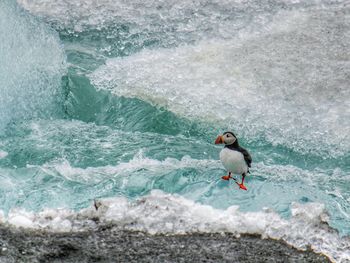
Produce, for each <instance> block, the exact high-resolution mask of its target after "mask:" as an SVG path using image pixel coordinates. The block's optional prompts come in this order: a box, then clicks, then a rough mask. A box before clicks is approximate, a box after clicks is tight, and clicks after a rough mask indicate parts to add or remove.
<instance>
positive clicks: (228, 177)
mask: <svg viewBox="0 0 350 263" xmlns="http://www.w3.org/2000/svg"><path fill="white" fill-rule="evenodd" d="M230 178H232V177H231V175H224V176H223V177H221V179H223V180H226V181H228V180H230Z"/></svg>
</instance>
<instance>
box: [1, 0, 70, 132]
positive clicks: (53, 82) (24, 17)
mask: <svg viewBox="0 0 350 263" xmlns="http://www.w3.org/2000/svg"><path fill="white" fill-rule="evenodd" d="M0 32H1V34H0V42H1V49H0V57H1V62H0V76H1V78H0V92H1V97H0V130H2V129H3V128H4V127H5V126H6V125H7V124H8V123H10V122H11V121H15V120H18V119H23V118H36V117H42V116H46V117H47V116H50V114H52V112H55V111H59V109H57V108H59V107H58V106H57V101H59V99H60V98H61V95H60V94H61V91H60V89H61V76H62V74H64V72H65V55H64V51H63V48H62V46H61V44H60V41H59V38H58V35H57V33H55V32H54V31H53V30H52V29H50V28H49V27H48V26H47V25H45V24H44V23H42V22H40V21H39V20H37V19H36V18H34V17H32V16H31V15H29V14H27V13H26V12H24V11H23V10H22V9H21V8H20V7H18V6H17V5H16V3H15V2H14V1H11V0H5V1H1V2H0Z"/></svg>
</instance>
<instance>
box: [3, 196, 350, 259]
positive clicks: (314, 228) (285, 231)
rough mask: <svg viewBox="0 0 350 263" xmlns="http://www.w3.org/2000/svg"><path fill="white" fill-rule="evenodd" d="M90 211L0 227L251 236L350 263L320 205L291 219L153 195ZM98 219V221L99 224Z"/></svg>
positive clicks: (12, 217) (17, 216)
mask: <svg viewBox="0 0 350 263" xmlns="http://www.w3.org/2000/svg"><path fill="white" fill-rule="evenodd" d="M95 206H96V207H98V210H97V211H96V209H95V207H94V206H91V207H90V208H87V209H84V210H81V211H80V212H77V213H76V212H73V211H70V210H64V209H46V210H44V211H42V212H40V213H33V212H26V211H24V210H19V209H16V210H12V211H11V212H10V213H9V215H8V217H7V218H5V217H4V216H2V218H1V221H2V223H7V224H10V225H14V226H17V227H25V228H34V229H46V230H48V231H58V232H60V231H61V232H62V231H63V232H65V231H81V230H84V229H91V228H94V227H96V224H97V223H96V222H100V223H108V222H112V223H114V224H116V225H118V226H120V227H122V228H125V229H128V230H134V231H146V232H148V233H151V234H158V233H163V234H185V233H197V232H204V233H212V232H215V233H216V232H218V233H224V232H229V233H234V234H236V235H238V236H239V235H240V234H244V233H249V234H259V235H262V237H263V238H264V237H265V238H267V237H268V238H273V239H279V240H284V241H286V242H287V243H289V244H290V245H292V246H294V247H296V248H298V249H307V248H308V247H311V248H312V250H314V251H315V252H318V253H323V254H325V255H327V256H328V257H329V258H331V259H332V260H334V261H336V262H347V261H349V260H350V254H349V250H348V247H349V245H350V240H349V238H348V237H340V236H339V235H338V233H337V232H336V231H335V230H333V229H331V228H330V227H329V226H328V224H327V220H328V215H327V213H326V212H325V209H324V206H323V205H322V204H317V203H309V204H298V203H294V204H293V205H292V217H291V218H290V219H289V220H286V219H282V218H281V217H280V216H279V215H278V214H276V213H274V212H273V211H271V210H269V209H265V210H264V211H263V212H246V213H244V212H240V211H239V209H238V207H237V206H232V207H229V208H228V209H226V210H218V209H214V208H212V207H211V206H207V205H201V204H198V203H195V202H193V201H190V200H188V199H185V198H184V197H180V196H178V195H171V194H165V193H163V192H162V191H159V190H154V191H152V192H151V193H150V194H149V195H147V196H145V197H142V198H139V199H138V200H137V201H134V202H130V201H128V200H127V199H126V198H123V197H120V198H111V199H103V200H98V201H97V202H96V203H95ZM97 218H98V220H97Z"/></svg>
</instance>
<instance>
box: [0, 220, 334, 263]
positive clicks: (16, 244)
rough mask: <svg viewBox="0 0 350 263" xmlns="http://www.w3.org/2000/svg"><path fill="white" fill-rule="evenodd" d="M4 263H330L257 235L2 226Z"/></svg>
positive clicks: (0, 249)
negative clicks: (49, 230) (175, 233)
mask: <svg viewBox="0 0 350 263" xmlns="http://www.w3.org/2000/svg"><path fill="white" fill-rule="evenodd" d="M0 262H1V263H12V262H15V263H19V262H30V263H36V262H50V263H56V262H57V263H58V262H68V263H73V262H74V263H77V262H79V263H85V262H330V260H329V259H328V258H327V257H325V256H323V255H319V254H316V253H314V252H312V251H310V250H308V251H299V250H297V249H295V248H293V247H291V246H289V245H287V244H285V243H284V242H281V241H277V240H272V239H262V238H261V237H260V236H257V235H242V236H240V237H239V238H237V237H235V236H234V235H232V234H218V233H212V234H207V233H195V234H187V235H150V234H147V233H143V232H133V231H129V230H123V229H120V228H119V227H118V226H116V225H103V226H99V227H98V228H97V229H94V230H90V231H83V232H68V233H53V232H47V231H42V230H40V231H38V230H25V229H18V228H11V227H6V226H0Z"/></svg>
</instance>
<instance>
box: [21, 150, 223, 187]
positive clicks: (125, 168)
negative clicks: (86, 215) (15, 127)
mask: <svg viewBox="0 0 350 263" xmlns="http://www.w3.org/2000/svg"><path fill="white" fill-rule="evenodd" d="M27 167H28V168H29V167H37V168H38V169H41V170H43V171H44V172H45V173H48V174H52V173H58V174H60V175H61V176H63V177H64V178H66V179H68V180H72V181H80V182H88V183H94V182H95V183H96V182H100V181H103V180H104V179H106V178H111V177H119V178H120V177H124V178H127V177H128V176H131V175H133V174H135V172H137V171H139V170H147V173H148V174H149V176H151V175H162V174H166V173H169V172H171V171H174V170H180V169H184V168H196V169H197V170H198V171H204V170H206V169H215V168H221V164H220V162H219V161H218V160H210V159H204V160H198V159H193V158H191V157H190V156H184V157H182V158H181V159H180V160H178V159H175V158H165V159H164V160H163V161H160V160H156V159H151V158H147V157H145V156H144V155H143V152H142V150H141V151H139V152H138V153H137V154H136V155H135V156H134V157H133V158H132V159H131V160H130V161H128V162H121V163H119V164H117V165H115V166H112V165H107V166H102V167H87V168H78V167H72V166H71V164H70V163H69V161H67V160H65V159H63V160H56V161H54V162H50V163H47V164H44V165H42V166H33V165H28V166H27Z"/></svg>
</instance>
